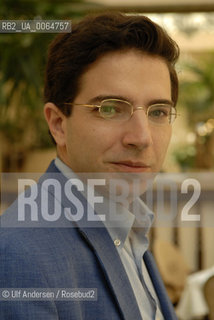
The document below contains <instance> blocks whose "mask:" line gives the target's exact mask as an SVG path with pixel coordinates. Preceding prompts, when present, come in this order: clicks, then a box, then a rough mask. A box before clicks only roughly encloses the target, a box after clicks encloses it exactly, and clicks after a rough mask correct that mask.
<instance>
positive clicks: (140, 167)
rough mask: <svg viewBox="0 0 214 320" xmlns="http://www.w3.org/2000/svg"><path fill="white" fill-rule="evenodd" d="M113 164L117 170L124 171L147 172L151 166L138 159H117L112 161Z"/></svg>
mask: <svg viewBox="0 0 214 320" xmlns="http://www.w3.org/2000/svg"><path fill="white" fill-rule="evenodd" d="M112 164H113V165H114V166H116V167H117V169H118V171H125V172H147V171H151V167H150V166H149V165H147V164H144V163H143V162H139V161H130V160H127V161H119V162H112Z"/></svg>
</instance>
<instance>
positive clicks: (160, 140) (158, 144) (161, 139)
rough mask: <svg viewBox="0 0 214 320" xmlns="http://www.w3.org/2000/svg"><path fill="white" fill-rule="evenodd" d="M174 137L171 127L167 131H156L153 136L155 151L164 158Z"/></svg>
mask: <svg viewBox="0 0 214 320" xmlns="http://www.w3.org/2000/svg"><path fill="white" fill-rule="evenodd" d="M171 135H172V130H171V127H169V128H167V129H165V130H162V129H161V130H156V131H155V134H154V135H153V143H154V149H155V152H156V154H157V155H159V156H161V158H162V157H164V156H165V154H166V151H167V149H168V146H169V143H170V139H171Z"/></svg>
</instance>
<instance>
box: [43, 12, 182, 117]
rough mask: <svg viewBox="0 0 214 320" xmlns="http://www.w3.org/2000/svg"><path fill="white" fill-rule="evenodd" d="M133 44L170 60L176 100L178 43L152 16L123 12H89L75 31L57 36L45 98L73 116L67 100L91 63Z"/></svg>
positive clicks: (145, 51) (50, 55)
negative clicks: (96, 13)
mask: <svg viewBox="0 0 214 320" xmlns="http://www.w3.org/2000/svg"><path fill="white" fill-rule="evenodd" d="M133 48H136V49H137V50H140V51H142V52H143V53H149V54H151V55H156V56H159V57H161V58H163V59H164V60H165V61H166V63H167V66H168V68H169V72H170V79H171V91H172V100H173V102H174V103H175V104H176V102H177V98H178V78H177V74H176V71H175V63H176V61H177V59H178V56H179V48H178V46H177V44H176V43H175V41H174V40H172V39H171V38H170V37H169V35H168V34H167V33H166V31H165V30H164V29H162V28H161V27H160V26H159V25H157V24H156V23H154V22H152V21H151V20H150V19H149V18H147V17H145V16H137V15H125V14H121V13H105V14H99V15H89V16H86V17H85V18H84V19H83V20H81V21H80V22H79V23H77V24H76V25H73V27H72V32H71V33H66V34H60V35H58V36H57V37H56V38H55V39H54V40H53V42H52V43H51V44H50V47H49V53H48V62H47V68H46V76H45V89H44V100H45V102H53V103H54V104H55V105H56V106H57V107H58V108H60V109H61V110H62V112H63V113H64V114H65V115H67V116H69V114H70V108H69V109H67V108H66V109H65V108H64V103H65V102H72V101H73V100H74V99H75V97H76V95H77V94H78V90H79V87H80V85H79V82H80V81H79V80H80V77H81V75H82V74H83V73H84V71H85V70H86V69H87V67H88V66H89V65H90V64H92V63H93V62H94V61H96V60H97V59H98V58H99V57H101V56H102V55H104V54H106V53H109V52H112V51H119V50H124V49H133ZM66 110H67V112H66ZM68 110H69V111H68Z"/></svg>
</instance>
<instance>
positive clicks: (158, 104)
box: [64, 98, 179, 125]
mask: <svg viewBox="0 0 214 320" xmlns="http://www.w3.org/2000/svg"><path fill="white" fill-rule="evenodd" d="M106 101H119V102H123V103H124V102H125V103H126V104H128V105H129V106H130V107H131V113H130V117H129V118H127V119H126V120H124V119H123V120H121V119H114V118H108V117H104V116H103V115H102V114H101V112H100V109H101V107H102V104H103V103H104V102H106ZM64 105H71V106H80V107H86V108H98V109H99V114H100V117H101V118H103V119H105V120H115V121H127V120H130V119H131V117H132V115H133V113H134V112H135V111H137V110H144V112H145V114H146V116H147V118H148V119H149V117H148V113H149V109H150V108H151V107H154V106H169V107H170V108H171V110H173V111H174V112H170V113H169V116H168V124H169V125H171V124H172V123H174V121H175V119H176V118H177V116H178V115H179V114H178V113H177V110H176V108H175V106H174V105H173V103H161V102H160V103H154V104H151V105H150V106H148V107H146V106H135V107H134V105H133V104H132V103H131V102H129V101H127V100H122V99H117V98H108V99H104V100H102V101H101V102H100V104H98V105H97V104H87V103H84V104H83V103H72V102H65V103H64ZM172 115H174V119H173V120H172V121H171V122H170V119H169V117H170V116H172ZM159 125H165V123H164V124H159Z"/></svg>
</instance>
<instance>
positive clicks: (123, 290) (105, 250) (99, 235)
mask: <svg viewBox="0 0 214 320" xmlns="http://www.w3.org/2000/svg"><path fill="white" fill-rule="evenodd" d="M80 232H81V233H82V234H83V236H84V237H85V238H86V241H88V242H89V243H90V244H91V246H92V247H93V248H94V252H95V254H96V256H97V258H98V260H99V262H100V265H101V266H102V268H103V271H104V273H105V275H106V279H107V282H108V283H109V286H110V287H111V289H112V291H113V293H114V296H115V299H116V301H117V302H118V305H119V308H120V310H121V313H122V315H123V318H124V319H126V320H130V319H141V314H140V311H139V308H138V305H137V302H136V299H135V296H134V293H133V290H132V287H131V285H130V282H129V279H128V276H127V274H126V271H125V269H124V267H123V264H122V262H121V260H120V257H119V254H118V252H117V250H116V248H115V246H114V244H113V241H112V239H111V238H110V235H109V234H108V232H107V230H106V229H105V228H100V227H99V228H81V230H80Z"/></svg>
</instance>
